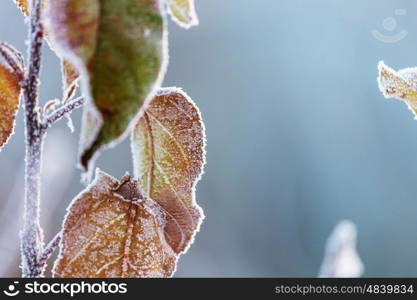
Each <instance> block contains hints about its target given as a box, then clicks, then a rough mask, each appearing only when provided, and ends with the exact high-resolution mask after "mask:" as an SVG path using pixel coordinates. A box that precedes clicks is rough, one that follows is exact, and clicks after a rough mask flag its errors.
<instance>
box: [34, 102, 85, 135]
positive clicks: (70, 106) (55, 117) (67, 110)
mask: <svg viewBox="0 0 417 300" xmlns="http://www.w3.org/2000/svg"><path fill="white" fill-rule="evenodd" d="M84 102H85V99H84V97H82V96H81V97H78V98H76V99H73V100H70V101H68V102H67V103H66V104H65V105H63V106H62V107H60V108H58V109H57V110H55V111H54V112H52V113H50V114H49V115H48V116H47V117H46V119H45V120H44V121H43V122H42V125H41V129H42V131H45V130H47V129H48V128H49V127H51V125H52V124H54V123H55V122H58V121H59V120H61V119H62V118H64V117H66V116H68V115H70V114H71V112H72V111H73V110H76V109H77V108H80V107H81V106H83V104H84Z"/></svg>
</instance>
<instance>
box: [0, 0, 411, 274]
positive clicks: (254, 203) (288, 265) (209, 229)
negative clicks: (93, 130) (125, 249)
mask: <svg viewBox="0 0 417 300" xmlns="http://www.w3.org/2000/svg"><path fill="white" fill-rule="evenodd" d="M0 2H1V3H0V39H1V40H3V41H7V42H9V43H11V44H13V45H15V46H16V47H17V48H18V49H20V50H21V51H23V52H25V40H26V29H27V26H26V25H25V24H24V21H23V17H22V16H21V14H20V13H19V11H18V10H17V9H16V7H15V6H14V4H13V2H12V0H1V1H0ZM196 2H197V3H196V6H197V10H198V14H199V17H200V23H201V24H200V26H199V27H195V28H192V29H191V30H188V31H186V30H183V29H181V28H179V27H178V26H176V25H175V24H174V23H172V22H170V23H169V31H170V36H169V37H170V59H171V62H170V65H169V71H168V74H167V77H166V79H165V82H164V85H165V86H180V87H183V88H184V90H185V91H186V92H188V93H189V95H190V96H191V97H192V98H193V99H194V100H195V101H196V102H197V104H198V106H199V107H200V109H201V111H202V114H203V117H204V119H205V123H206V127H207V138H208V146H207V155H208V157H207V161H208V163H207V166H206V172H205V175H204V177H203V178H202V181H201V182H200V183H199V185H198V195H197V199H198V202H199V204H200V205H201V206H202V207H203V208H204V211H205V214H206V216H207V218H206V220H205V222H204V224H203V226H202V228H201V232H200V233H199V234H198V236H197V239H196V241H195V243H194V245H193V246H192V247H191V249H190V250H189V252H188V253H187V254H186V255H184V256H183V257H182V258H181V260H180V263H179V266H178V272H177V273H176V276H182V277H183V276H187V277H188V276H189V277H194V276H198V277H202V276H204V277H205V276H209V277H210V276H223V277H229V276H240V277H246V276H316V275H317V272H318V271H319V267H320V263H321V260H322V256H323V251H324V245H325V242H326V239H327V237H328V235H329V234H330V232H331V231H332V229H333V227H334V226H335V225H336V224H337V223H338V222H339V221H340V220H341V219H346V218H347V219H351V220H352V221H354V222H355V223H356V225H357V227H358V232H359V235H358V251H359V254H360V256H361V257H362V259H363V262H364V264H365V273H364V276H417V213H416V212H417V122H416V121H414V120H413V116H412V114H411V113H410V111H409V110H408V109H407V108H406V106H405V105H403V104H402V103H400V102H398V101H394V100H385V99H384V98H383V96H382V95H381V94H380V92H379V91H378V87H377V84H376V76H377V63H378V61H379V60H381V59H383V60H384V61H385V62H386V63H387V64H388V65H390V66H392V67H394V68H403V67H407V66H415V65H417V18H416V16H417V3H416V2H415V1H407V0H396V1H393V0H378V1H376V0H375V1H361V0H351V1H346V0H314V1H305V0H279V1H277V0H256V1H255V0H227V1H225V0H197V1H196ZM396 9H403V10H405V11H402V12H403V13H402V14H397V15H396V14H395V12H396ZM404 13H405V15H404ZM387 17H392V18H394V19H395V20H396V22H397V23H395V22H393V21H392V20H393V19H388V20H386V18H387ZM384 20H386V21H385V23H383V21H384ZM372 30H379V31H380V33H382V34H385V35H387V36H391V37H392V36H393V37H396V34H398V33H400V32H402V31H403V33H404V30H405V31H406V32H407V36H406V37H405V38H403V39H401V40H400V41H398V42H396V43H385V42H383V41H381V40H378V39H376V38H374V36H373V35H372V33H371V31H372ZM60 95H61V77H60V73H59V67H58V59H57V58H56V57H55V55H54V54H53V53H51V51H50V50H49V49H48V48H47V47H45V59H44V67H43V70H42V99H43V100H49V99H52V98H56V97H60ZM73 119H74V123H75V127H76V131H75V133H73V134H71V132H70V130H69V129H68V127H67V126H66V124H65V123H66V122H65V121H61V122H60V123H59V124H58V125H57V126H55V127H53V129H51V130H50V132H49V134H48V136H47V141H46V147H45V155H44V157H45V160H44V169H43V178H44V179H43V183H44V184H43V196H42V197H43V199H42V207H43V210H42V224H43V226H44V228H45V234H46V237H47V239H49V238H50V237H52V236H53V235H54V234H55V233H56V232H57V230H58V229H59V228H60V226H61V222H62V218H63V216H64V214H65V209H66V207H67V205H68V203H69V202H70V201H71V199H72V198H73V197H74V196H75V195H76V194H78V192H79V191H80V190H81V189H82V188H83V186H82V185H81V184H80V181H79V178H80V172H79V170H78V169H76V168H75V167H74V166H75V164H76V160H77V147H78V145H77V144H78V135H79V127H80V126H79V119H80V112H77V113H75V114H74V118H73ZM23 128H24V127H23V119H22V112H20V113H19V118H18V121H17V126H16V133H15V135H14V136H13V138H12V140H11V141H10V142H9V144H8V145H7V146H6V147H5V148H4V150H3V151H2V152H1V155H0V191H1V193H0V276H17V275H18V274H19V269H18V268H17V266H18V261H19V251H18V231H19V227H20V223H21V218H22V194H23V185H22V182H23V172H22V166H23V156H24V145H23ZM98 166H99V167H100V168H101V169H103V170H104V171H106V172H108V173H110V174H112V175H114V176H116V177H120V176H122V175H123V174H124V173H125V172H126V171H131V169H132V165H131V160H130V149H129V143H128V141H125V142H123V143H122V144H121V145H119V146H118V147H117V148H114V149H112V150H108V151H106V152H105V153H103V155H102V156H101V158H100V159H99V161H98Z"/></svg>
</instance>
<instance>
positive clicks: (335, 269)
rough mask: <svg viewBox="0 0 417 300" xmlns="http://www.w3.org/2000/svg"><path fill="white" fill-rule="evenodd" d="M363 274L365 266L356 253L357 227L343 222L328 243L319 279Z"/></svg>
mask: <svg viewBox="0 0 417 300" xmlns="http://www.w3.org/2000/svg"><path fill="white" fill-rule="evenodd" d="M362 272H363V264H362V261H361V259H360V257H359V255H358V253H357V252H356V226H355V224H353V223H352V222H351V221H342V222H340V223H339V224H337V226H336V227H335V229H334V231H333V233H332V234H331V236H330V237H329V239H328V241H327V244H326V253H325V257H324V260H323V263H322V266H321V270H320V274H319V277H331V278H334V277H360V276H361V275H362Z"/></svg>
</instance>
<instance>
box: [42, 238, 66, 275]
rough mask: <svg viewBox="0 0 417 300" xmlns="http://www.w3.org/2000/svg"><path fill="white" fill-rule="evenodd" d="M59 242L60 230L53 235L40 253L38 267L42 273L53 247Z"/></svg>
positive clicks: (53, 249)
mask: <svg viewBox="0 0 417 300" xmlns="http://www.w3.org/2000/svg"><path fill="white" fill-rule="evenodd" d="M60 242H61V232H59V233H57V234H56V235H55V237H54V238H53V239H52V240H51V241H50V242H49V243H48V245H47V246H46V247H45V249H44V250H43V253H42V255H41V256H40V257H39V260H38V268H39V269H40V270H42V271H41V274H39V275H42V274H43V272H44V269H45V266H46V262H47V261H48V259H49V258H50V257H51V255H52V253H54V251H55V249H56V248H57V247H58V245H59V243H60Z"/></svg>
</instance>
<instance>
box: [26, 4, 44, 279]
mask: <svg viewBox="0 0 417 300" xmlns="http://www.w3.org/2000/svg"><path fill="white" fill-rule="evenodd" d="M41 6H42V0H32V1H31V2H30V29H29V63H28V68H29V69H28V72H27V74H26V76H25V80H24V83H23V97H24V107H25V124H26V131H25V137H26V155H25V201H24V203H25V206H24V217H23V229H22V232H21V255H22V277H37V276H39V275H40V274H41V273H42V268H40V267H39V257H40V256H41V255H42V252H43V234H42V229H41V226H40V222H39V218H40V209H39V206H40V205H39V202H40V172H41V154H42V144H43V136H44V135H43V131H42V130H41V128H40V127H41V126H40V125H41V124H40V121H39V114H38V101H39V99H38V97H39V72H40V67H41V48H42V43H43V27H42V23H41Z"/></svg>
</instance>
